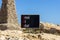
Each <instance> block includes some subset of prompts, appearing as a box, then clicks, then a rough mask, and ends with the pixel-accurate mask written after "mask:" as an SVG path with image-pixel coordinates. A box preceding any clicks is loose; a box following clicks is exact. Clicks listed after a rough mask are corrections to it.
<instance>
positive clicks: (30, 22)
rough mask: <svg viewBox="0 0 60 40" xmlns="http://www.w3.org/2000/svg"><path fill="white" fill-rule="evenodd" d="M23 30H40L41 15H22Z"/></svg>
mask: <svg viewBox="0 0 60 40" xmlns="http://www.w3.org/2000/svg"><path fill="white" fill-rule="evenodd" d="M21 27H22V28H39V15H21Z"/></svg>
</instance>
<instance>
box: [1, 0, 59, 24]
mask: <svg viewBox="0 0 60 40" xmlns="http://www.w3.org/2000/svg"><path fill="white" fill-rule="evenodd" d="M15 3H16V11H17V15H18V22H19V23H20V22H21V15H22V14H39V15H40V21H42V22H49V23H54V24H60V0H15ZM0 5H1V0H0Z"/></svg>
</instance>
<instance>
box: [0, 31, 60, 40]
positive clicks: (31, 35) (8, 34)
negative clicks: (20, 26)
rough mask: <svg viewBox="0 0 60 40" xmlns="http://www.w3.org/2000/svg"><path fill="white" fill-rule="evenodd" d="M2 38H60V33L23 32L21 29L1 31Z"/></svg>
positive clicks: (28, 39) (1, 39) (35, 39)
mask: <svg viewBox="0 0 60 40" xmlns="http://www.w3.org/2000/svg"><path fill="white" fill-rule="evenodd" d="M0 40H60V35H54V34H48V33H38V34H34V33H23V32H22V31H19V30H5V31H0Z"/></svg>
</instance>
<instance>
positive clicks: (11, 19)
mask: <svg viewBox="0 0 60 40" xmlns="http://www.w3.org/2000/svg"><path fill="white" fill-rule="evenodd" d="M0 29H1V30H5V29H12V30H13V29H17V30H18V29H20V26H19V24H18V20H17V15H16V9H15V2H14V0H2V6H1V9H0Z"/></svg>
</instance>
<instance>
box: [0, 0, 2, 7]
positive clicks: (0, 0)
mask: <svg viewBox="0 0 60 40" xmlns="http://www.w3.org/2000/svg"><path fill="white" fill-rule="evenodd" d="M1 5H2V0H0V8H1Z"/></svg>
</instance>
